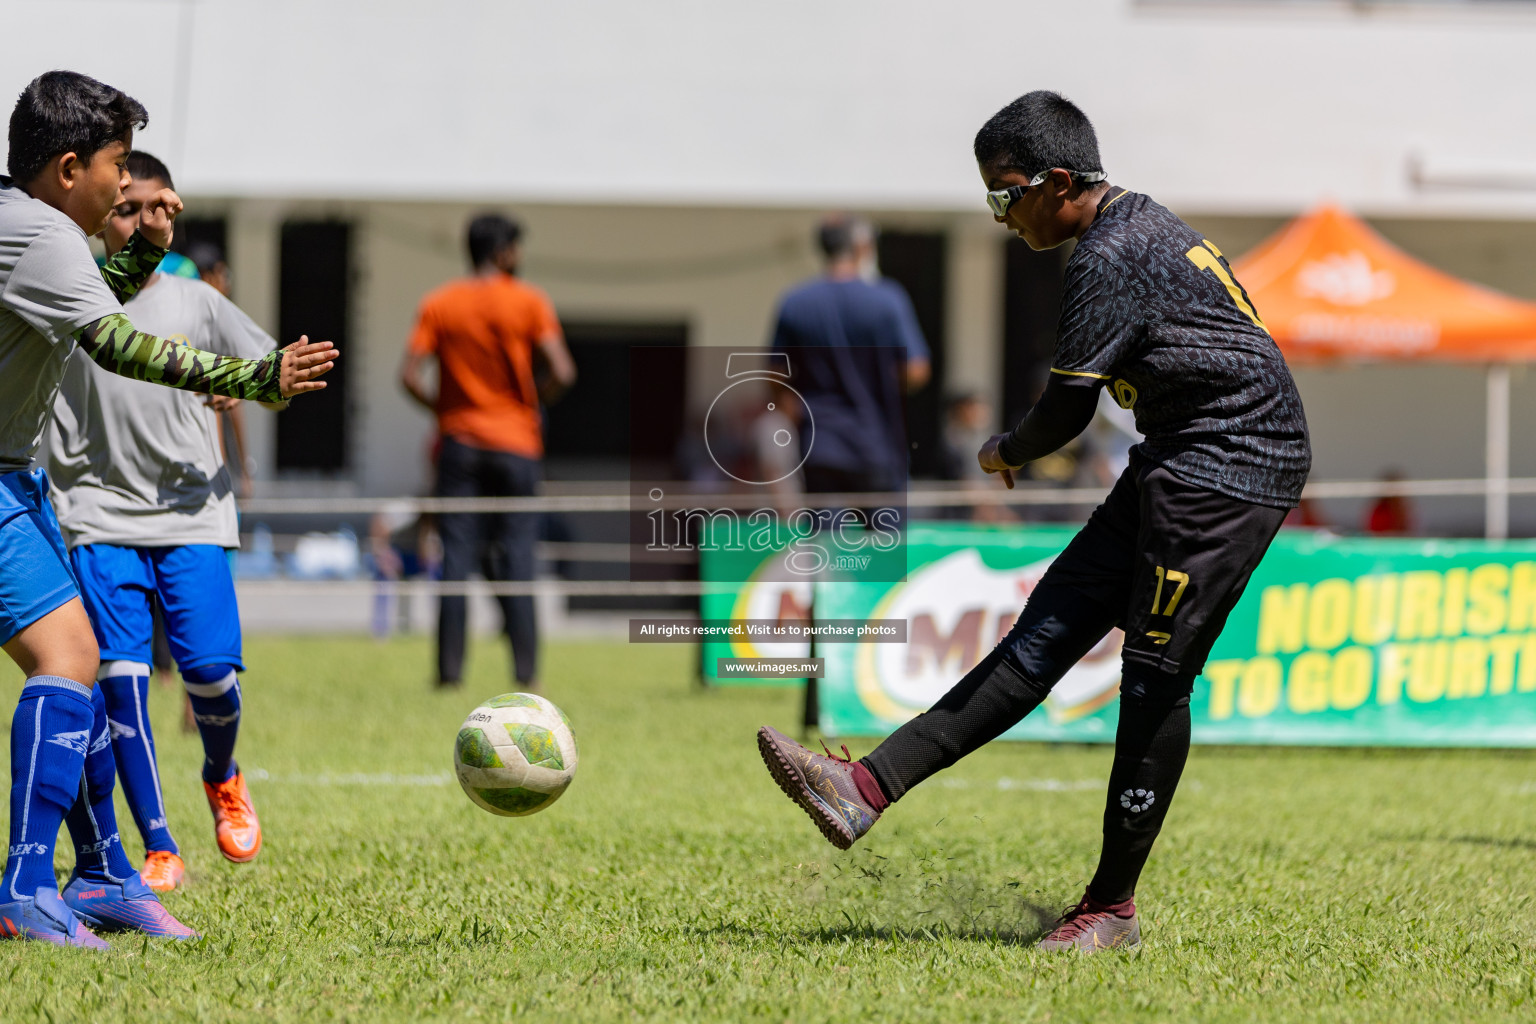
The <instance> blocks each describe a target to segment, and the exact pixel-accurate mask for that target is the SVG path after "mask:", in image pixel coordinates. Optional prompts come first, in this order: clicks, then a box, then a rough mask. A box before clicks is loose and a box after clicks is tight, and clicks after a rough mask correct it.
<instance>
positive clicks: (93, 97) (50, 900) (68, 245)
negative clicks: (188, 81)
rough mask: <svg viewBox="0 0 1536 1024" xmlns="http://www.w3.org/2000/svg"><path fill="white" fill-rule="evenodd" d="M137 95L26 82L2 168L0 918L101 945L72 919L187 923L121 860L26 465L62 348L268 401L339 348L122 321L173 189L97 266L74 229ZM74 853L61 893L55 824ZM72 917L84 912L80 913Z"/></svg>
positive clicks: (93, 205)
mask: <svg viewBox="0 0 1536 1024" xmlns="http://www.w3.org/2000/svg"><path fill="white" fill-rule="evenodd" d="M147 121H148V117H147V115H146V113H145V110H144V107H143V106H142V105H141V104H139V103H138V102H137V101H136V100H134V99H133V98H132V97H129V96H127V95H125V94H124V93H122V92H121V91H119V90H117V89H113V88H111V87H110V86H106V85H103V84H102V83H100V82H98V81H96V80H94V79H92V78H88V77H86V76H85V75H80V74H75V73H73V72H68V71H52V72H49V73H47V74H45V75H41V76H39V77H38V78H36V79H34V80H33V81H32V82H31V83H30V84H29V85H28V86H27V88H26V89H25V90H23V92H22V94H21V97H20V99H18V100H17V103H16V108H15V110H14V111H13V112H12V114H11V121H10V132H9V141H10V152H9V155H8V158H7V163H8V169H9V171H10V176H9V177H0V644H3V646H4V648H5V652H6V654H8V655H10V657H11V658H12V660H14V661H15V662H16V664H17V665H18V666H19V667H20V668H21V670H22V671H23V672H24V673H25V674H26V677H27V681H26V684H25V686H24V687H23V689H22V692H21V699H20V702H19V704H18V706H17V709H16V714H15V717H14V718H13V719H12V722H11V798H10V844H9V847H8V850H7V857H6V864H5V872H4V875H3V876H0V932H3V933H4V935H5V936H7V937H11V938H25V939H32V940H39V941H45V942H51V943H54V944H56V945H66V946H80V947H88V948H93V949H102V948H105V943H103V942H102V941H101V940H100V939H99V938H97V937H96V935H95V934H94V933H93V932H92V931H91V930H90V928H88V927H86V924H88V925H90V926H91V928H97V929H101V930H108V929H121V928H131V929H135V930H139V931H142V932H146V933H148V934H153V935H165V936H172V937H189V936H191V935H193V934H194V933H193V932H192V931H191V929H189V928H187V927H186V926H185V925H182V924H181V923H180V922H178V921H176V920H175V919H174V918H172V917H171V916H170V914H168V913H166V911H165V909H164V908H163V907H161V906H160V903H159V900H158V898H157V897H156V896H155V894H154V892H153V891H151V890H150V889H149V888H148V887H147V886H145V885H144V883H143V881H142V880H141V879H140V878H139V874H138V872H137V871H135V870H134V869H133V866H132V865H131V864H130V863H128V860H127V857H126V855H125V854H124V852H123V848H122V843H121V840H120V839H119V837H118V831H117V823H116V814H115V812H114V810H113V807H112V789H113V780H114V765H113V758H112V748H111V737H110V732H109V729H108V725H107V716H106V706H105V703H104V702H103V700H102V694H101V691H100V689H99V688H97V687H96V685H95V682H96V675H97V670H98V668H99V653H98V648H97V646H96V638H95V636H94V635H93V633H92V631H91V623H90V620H89V618H88V617H87V616H86V612H85V608H84V606H83V605H82V603H81V601H80V597H79V591H78V588H77V586H76V583H75V579H74V575H73V573H72V571H71V568H70V564H69V556H68V553H67V552H66V550H65V547H64V540H63V537H62V536H61V534H60V531H59V526H58V521H57V520H56V519H55V517H54V514H53V511H52V509H51V507H50V506H49V503H48V498H47V493H48V480H47V477H46V475H44V474H43V473H42V472H41V471H40V470H34V469H33V468H32V458H33V456H34V454H35V453H36V452H37V449H38V446H39V444H40V442H41V439H42V435H43V431H44V428H45V425H46V422H47V419H48V415H49V411H50V408H51V406H52V404H53V399H54V394H55V392H56V391H57V390H58V386H59V381H60V379H61V378H62V376H63V372H64V367H65V363H66V362H67V360H68V359H69V358H70V356H71V354H72V353H73V352H74V350H75V349H76V348H79V349H80V350H81V351H82V352H83V353H84V354H85V356H86V357H88V358H90V359H91V360H92V361H93V362H95V363H97V364H98V365H100V366H102V367H104V368H106V369H108V370H111V371H112V372H114V373H118V374H121V375H123V376H126V377H133V378H135V379H137V380H146V381H151V382H154V383H157V384H164V385H167V386H169V387H176V388H182V389H185V390H189V391H201V392H204V393H209V394H220V395H227V396H230V397H233V398H245V399H255V400H258V401H267V402H277V401H281V400H282V399H284V398H286V397H289V396H292V395H296V394H300V393H302V392H305V391H313V390H317V389H319V388H323V387H325V384H324V382H322V381H319V380H317V379H315V378H317V377H319V376H321V375H322V374H324V373H325V372H326V371H328V370H329V369H330V368H331V366H332V362H333V360H334V359H335V357H336V355H337V352H336V350H335V348H334V347H333V346H332V345H331V344H330V343H329V342H322V343H320V344H314V345H311V344H307V343H306V342H305V340H304V339H301V340H300V341H299V342H298V343H296V344H294V345H291V346H289V347H288V348H286V349H283V350H281V351H278V352H273V353H271V354H270V355H268V356H265V357H263V358H262V359H259V360H249V359H237V358H231V357H228V356H220V355H214V354H212V353H209V352H203V351H200V350H198V349H195V348H192V347H191V346H189V345H186V344H182V343H180V342H179V341H174V340H171V339H167V338H160V337H156V336H154V335H150V334H145V333H143V332H141V331H139V330H137V329H136V328H135V327H134V325H133V323H132V322H131V321H130V320H129V319H128V317H127V316H126V315H124V312H123V308H122V305H121V303H122V302H124V301H126V300H128V299H130V298H132V297H133V295H134V294H136V293H137V292H138V290H139V288H140V287H142V285H143V284H144V281H145V280H146V279H147V278H148V277H149V275H150V274H151V273H153V272H154V270H155V267H156V266H157V265H158V264H159V262H160V259H161V258H162V257H163V256H164V254H165V252H166V246H168V245H169V244H170V240H171V229H172V228H171V226H172V222H173V221H174V219H175V217H176V215H177V213H179V212H180V210H181V200H180V199H178V198H177V196H176V194H175V193H174V192H171V191H170V190H169V189H166V190H163V191H161V192H159V193H158V194H157V195H155V196H154V197H153V198H152V199H151V200H150V201H149V202H148V203H146V204H145V209H144V212H143V214H142V218H141V221H140V225H139V230H138V231H137V232H136V233H135V234H134V236H133V237H132V238H131V239H130V240H129V241H128V243H127V244H126V245H125V246H124V247H123V248H122V249H121V250H119V251H118V252H117V253H116V254H115V255H114V256H113V257H112V258H111V259H109V260H108V261H107V264H106V266H105V267H102V268H100V269H98V268H97V267H96V263H95V260H94V259H93V258H92V257H91V252H90V247H89V244H88V243H87V240H86V239H87V236H88V235H91V234H94V233H96V232H98V231H100V230H101V229H102V227H103V225H104V224H105V222H106V219H107V216H108V214H109V213H110V212H111V210H112V208H113V207H114V206H116V205H118V204H119V203H121V202H122V201H123V197H122V190H123V188H124V187H125V186H126V185H127V184H128V182H129V178H128V175H127V173H126V171H125V165H126V162H127V159H128V154H129V152H130V151H131V150H132V148H133V132H134V129H136V128H142V127H143V126H144V125H145V124H146V123H147ZM61 821H64V822H65V823H66V824H67V825H68V827H69V834H70V838H71V840H72V841H73V842H74V844H75V849H76V854H77V858H78V859H77V863H76V867H75V871H74V873H73V875H72V876H71V878H70V882H69V885H68V886H67V887H66V889H65V892H64V894H63V896H62V898H61V897H60V894H59V892H58V889H57V887H56V883H55V881H54V876H53V844H54V839H55V837H56V836H57V834H58V830H59V824H60V822H61ZM82 921H84V922H85V924H82V923H81V922H82Z"/></svg>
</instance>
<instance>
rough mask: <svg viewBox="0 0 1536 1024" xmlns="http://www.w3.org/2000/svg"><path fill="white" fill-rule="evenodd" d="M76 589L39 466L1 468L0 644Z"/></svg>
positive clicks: (59, 603) (72, 595) (6, 641)
mask: <svg viewBox="0 0 1536 1024" xmlns="http://www.w3.org/2000/svg"><path fill="white" fill-rule="evenodd" d="M78 593H79V591H78V590H77V589H76V587H75V577H74V574H73V573H72V572H71V571H70V567H69V555H68V553H67V552H66V550H65V547H64V536H63V534H61V533H60V532H59V521H58V519H56V518H55V517H54V514H53V506H52V505H50V504H49V503H48V475H47V474H46V473H44V472H43V471H42V470H40V469H24V470H16V471H14V472H10V473H0V644H4V643H9V642H10V641H11V639H12V638H13V637H14V636H15V635H16V634H17V633H20V632H21V631H22V630H24V629H26V628H27V627H28V626H30V625H32V623H34V622H36V621H37V620H38V619H40V618H42V617H43V616H44V615H47V614H48V613H49V612H51V611H53V610H54V609H55V608H58V607H59V606H60V605H63V604H66V603H68V601H69V599H70V598H72V597H75V596H76V595H77V594H78Z"/></svg>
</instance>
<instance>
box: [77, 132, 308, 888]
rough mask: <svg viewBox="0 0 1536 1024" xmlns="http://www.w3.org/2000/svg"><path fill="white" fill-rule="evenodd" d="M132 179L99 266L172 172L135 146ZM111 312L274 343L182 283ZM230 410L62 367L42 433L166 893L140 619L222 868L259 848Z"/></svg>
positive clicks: (170, 884) (213, 401) (177, 870)
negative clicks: (195, 739) (191, 738)
mask: <svg viewBox="0 0 1536 1024" xmlns="http://www.w3.org/2000/svg"><path fill="white" fill-rule="evenodd" d="M128 173H129V175H130V177H131V178H132V179H133V180H132V181H131V182H130V183H129V184H128V186H127V187H126V188H125V189H124V190H123V202H122V203H121V204H119V205H118V206H116V207H113V209H112V213H111V215H110V216H109V217H108V218H107V224H106V228H105V230H103V231H102V233H101V239H102V241H103V242H104V243H105V245H106V250H107V255H108V257H109V258H110V257H112V256H115V255H116V254H117V253H119V252H121V251H122V250H123V249H124V248H126V247H127V246H128V245H129V244H130V242H131V241H132V240H133V236H134V232H135V231H137V230H138V229H139V225H140V220H141V218H142V217H144V216H145V214H146V211H151V210H152V207H151V204H152V203H153V201H154V198H155V196H157V195H159V194H160V193H161V192H162V191H163V190H166V189H172V188H174V187H175V185H174V182H172V180H171V172H170V169H169V168H167V167H166V166H165V164H163V163H161V162H160V161H159V160H157V159H155V157H153V156H151V155H150V154H148V153H145V152H143V151H140V150H135V151H134V152H132V153H130V154H129V155H128ZM123 310H124V312H125V313H126V314H128V315H129V316H131V317H132V318H133V321H134V323H136V324H137V325H138V326H139V327H140V328H141V329H144V330H148V331H153V332H154V333H156V334H159V335H162V336H167V337H178V338H185V339H187V342H188V344H191V345H193V346H195V347H197V348H200V349H203V350H205V351H208V352H215V353H218V354H219V355H225V356H239V357H242V358H245V359H260V358H261V357H262V356H264V355H266V354H267V353H268V352H270V351H272V350H273V349H274V348H276V347H277V343H276V342H275V341H273V340H272V339H271V338H270V337H268V335H267V333H266V332H265V331H263V330H262V329H261V328H260V327H257V326H256V324H255V323H254V322H252V320H251V318H250V317H248V316H246V315H245V314H244V313H242V312H241V311H240V310H239V308H238V307H236V306H235V304H234V303H232V302H230V301H229V300H228V299H227V298H225V297H224V296H223V295H221V294H220V293H219V292H217V291H215V290H214V289H213V288H211V287H210V286H208V285H207V284H205V283H203V282H202V281H199V280H197V279H195V278H188V277H180V276H175V275H171V274H167V273H165V272H164V269H163V267H162V269H161V271H160V272H157V273H155V274H153V275H152V276H150V278H149V279H148V280H146V281H145V282H144V286H143V287H142V288H140V289H139V292H138V294H136V295H134V296H133V298H131V299H129V300H128V301H127V302H126V303H124V304H123ZM226 403H229V404H238V399H233V398H224V397H220V396H211V397H210V396H203V395H197V394H192V393H190V392H186V391H173V390H171V389H170V388H161V387H155V386H154V385H152V384H147V383H144V382H143V381H136V380H129V379H127V378H125V377H120V376H118V375H117V374H115V373H110V372H108V371H107V370H104V369H103V368H102V367H100V366H98V365H97V364H96V363H94V362H92V361H91V360H88V359H74V360H71V361H70V364H69V367H68V369H66V370H65V373H64V382H63V384H62V386H61V387H60V389H59V397H58V400H57V401H56V402H55V403H54V409H53V413H54V414H53V420H52V423H51V425H50V427H49V433H48V446H47V447H48V456H49V462H48V476H49V480H50V482H51V483H52V485H53V498H54V509H55V511H56V512H57V514H58V517H59V525H60V527H62V528H63V532H64V539H65V541H66V542H67V543H68V544H69V549H70V550H69V557H70V562H71V564H72V566H73V567H74V570H75V579H76V581H77V583H78V584H79V587H80V596H81V598H82V599H83V600H84V602H85V609H86V611H87V612H88V613H89V614H90V617H91V625H92V626H93V627H95V630H96V642H97V644H98V645H99V647H100V649H101V663H102V664H101V669H100V671H99V672H98V673H97V676H96V685H97V688H98V689H100V690H101V692H102V696H103V698H104V699H105V701H106V705H107V719H108V723H109V726H110V728H111V733H112V750H113V753H114V754H115V756H116V758H117V771H118V775H119V776H120V777H121V779H122V783H123V794H124V795H125V796H126V797H127V798H128V806H129V808H130V809H131V810H132V812H133V820H134V823H135V824H136V825H137V826H138V828H139V834H140V836H141V837H142V838H143V840H144V851H145V857H144V866H143V867H142V868H140V869H139V874H140V876H141V877H142V878H143V879H144V882H145V884H146V885H148V886H149V887H150V888H151V889H154V890H155V891H156V892H170V891H171V890H173V889H175V888H176V887H177V886H179V885H180V884H181V882H182V879H183V877H184V874H185V865H184V863H183V862H182V859H181V849H180V847H179V846H178V845H177V843H176V840H175V838H174V837H173V836H172V835H171V826H170V820H169V817H168V816H167V814H166V809H165V800H164V797H163V795H162V793H161V788H160V770H159V765H158V763H157V761H156V758H155V740H154V734H153V731H152V730H151V727H150V721H149V712H148V707H147V704H148V696H149V675H150V662H151V661H152V660H153V658H152V655H151V653H150V647H151V644H152V642H153V635H154V620H153V618H152V608H153V607H154V606H155V605H158V606H159V608H160V612H161V615H162V618H163V620H164V622H165V632H166V638H167V640H168V641H169V644H170V648H171V652H172V653H173V654H174V656H175V658H176V665H177V667H178V668H179V669H180V670H181V677H182V683H183V685H184V686H185V687H186V692H187V697H188V700H189V701H190V702H191V707H192V712H193V716H194V719H195V721H196V723H197V729H198V732H199V733H200V734H201V737H202V741H203V754H204V760H203V789H204V792H205V795H206V796H207V798H208V806H209V808H210V809H211V810H212V812H213V819H214V838H215V841H216V842H217V844H218V847H219V852H220V853H222V854H223V855H224V857H225V858H226V859H227V860H230V861H233V862H235V863H237V864H243V863H246V862H249V861H252V860H255V859H256V855H257V854H258V853H259V852H260V851H261V823H260V821H259V820H258V819H257V817H256V809H255V806H254V805H253V804H252V802H251V797H250V792H249V790H248V789H247V788H246V785H245V776H244V775H243V774H242V773H241V772H240V769H239V766H238V765H236V763H235V739H236V736H237V735H238V733H239V729H240V715H241V697H240V684H239V682H238V680H237V673H239V672H243V671H245V664H244V662H243V660H242V658H241V643H240V612H239V608H238V606H237V604H236V601H235V583H234V578H233V576H232V575H231V573H230V568H229V557H228V551H229V549H232V548H237V547H239V546H240V535H239V526H238V524H237V521H236V515H235V488H234V481H233V479H232V478H231V476H230V473H229V470H228V468H226V467H225V465H224V458H223V455H222V453H221V451H220V445H219V433H218V422H217V412H216V411H215V409H216V408H219V409H222V408H224V407H226Z"/></svg>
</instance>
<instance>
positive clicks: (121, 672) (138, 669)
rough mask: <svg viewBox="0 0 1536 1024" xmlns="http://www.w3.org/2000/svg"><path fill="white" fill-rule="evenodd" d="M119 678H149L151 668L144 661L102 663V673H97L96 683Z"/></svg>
mask: <svg viewBox="0 0 1536 1024" xmlns="http://www.w3.org/2000/svg"><path fill="white" fill-rule="evenodd" d="M118 676H139V677H142V678H144V679H148V678H149V666H148V665H146V664H144V663H143V662H142V661H104V662H102V663H101V671H99V672H97V673H96V681H97V682H98V683H99V682H101V681H102V680H103V679H115V678H117V677H118Z"/></svg>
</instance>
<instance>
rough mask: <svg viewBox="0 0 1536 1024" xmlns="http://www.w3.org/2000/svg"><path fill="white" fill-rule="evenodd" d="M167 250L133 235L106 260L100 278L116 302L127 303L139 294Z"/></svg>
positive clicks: (140, 236) (139, 235)
mask: <svg viewBox="0 0 1536 1024" xmlns="http://www.w3.org/2000/svg"><path fill="white" fill-rule="evenodd" d="M170 251H171V250H169V249H162V248H160V247H159V246H158V245H155V244H154V243H152V242H151V241H150V240H149V239H147V238H145V237H144V236H143V235H141V234H139V233H138V232H137V231H135V232H134V233H133V234H132V235H130V236H129V238H128V244H127V245H125V246H123V247H122V248H121V249H119V250H117V252H115V253H113V254H112V255H111V256H109V257H108V258H107V262H106V263H105V264H103V265H102V268H101V276H102V279H103V280H105V281H106V282H107V287H108V288H110V289H112V294H113V295H115V296H117V301H118V302H127V301H128V300H129V299H131V298H133V297H134V296H135V295H137V294H138V293H139V289H140V288H142V287H144V282H145V281H148V280H149V275H150V274H153V273H154V272H155V268H156V267H158V266H159V265H160V261H161V260H163V259H164V258H165V254H166V253H168V252H170Z"/></svg>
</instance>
